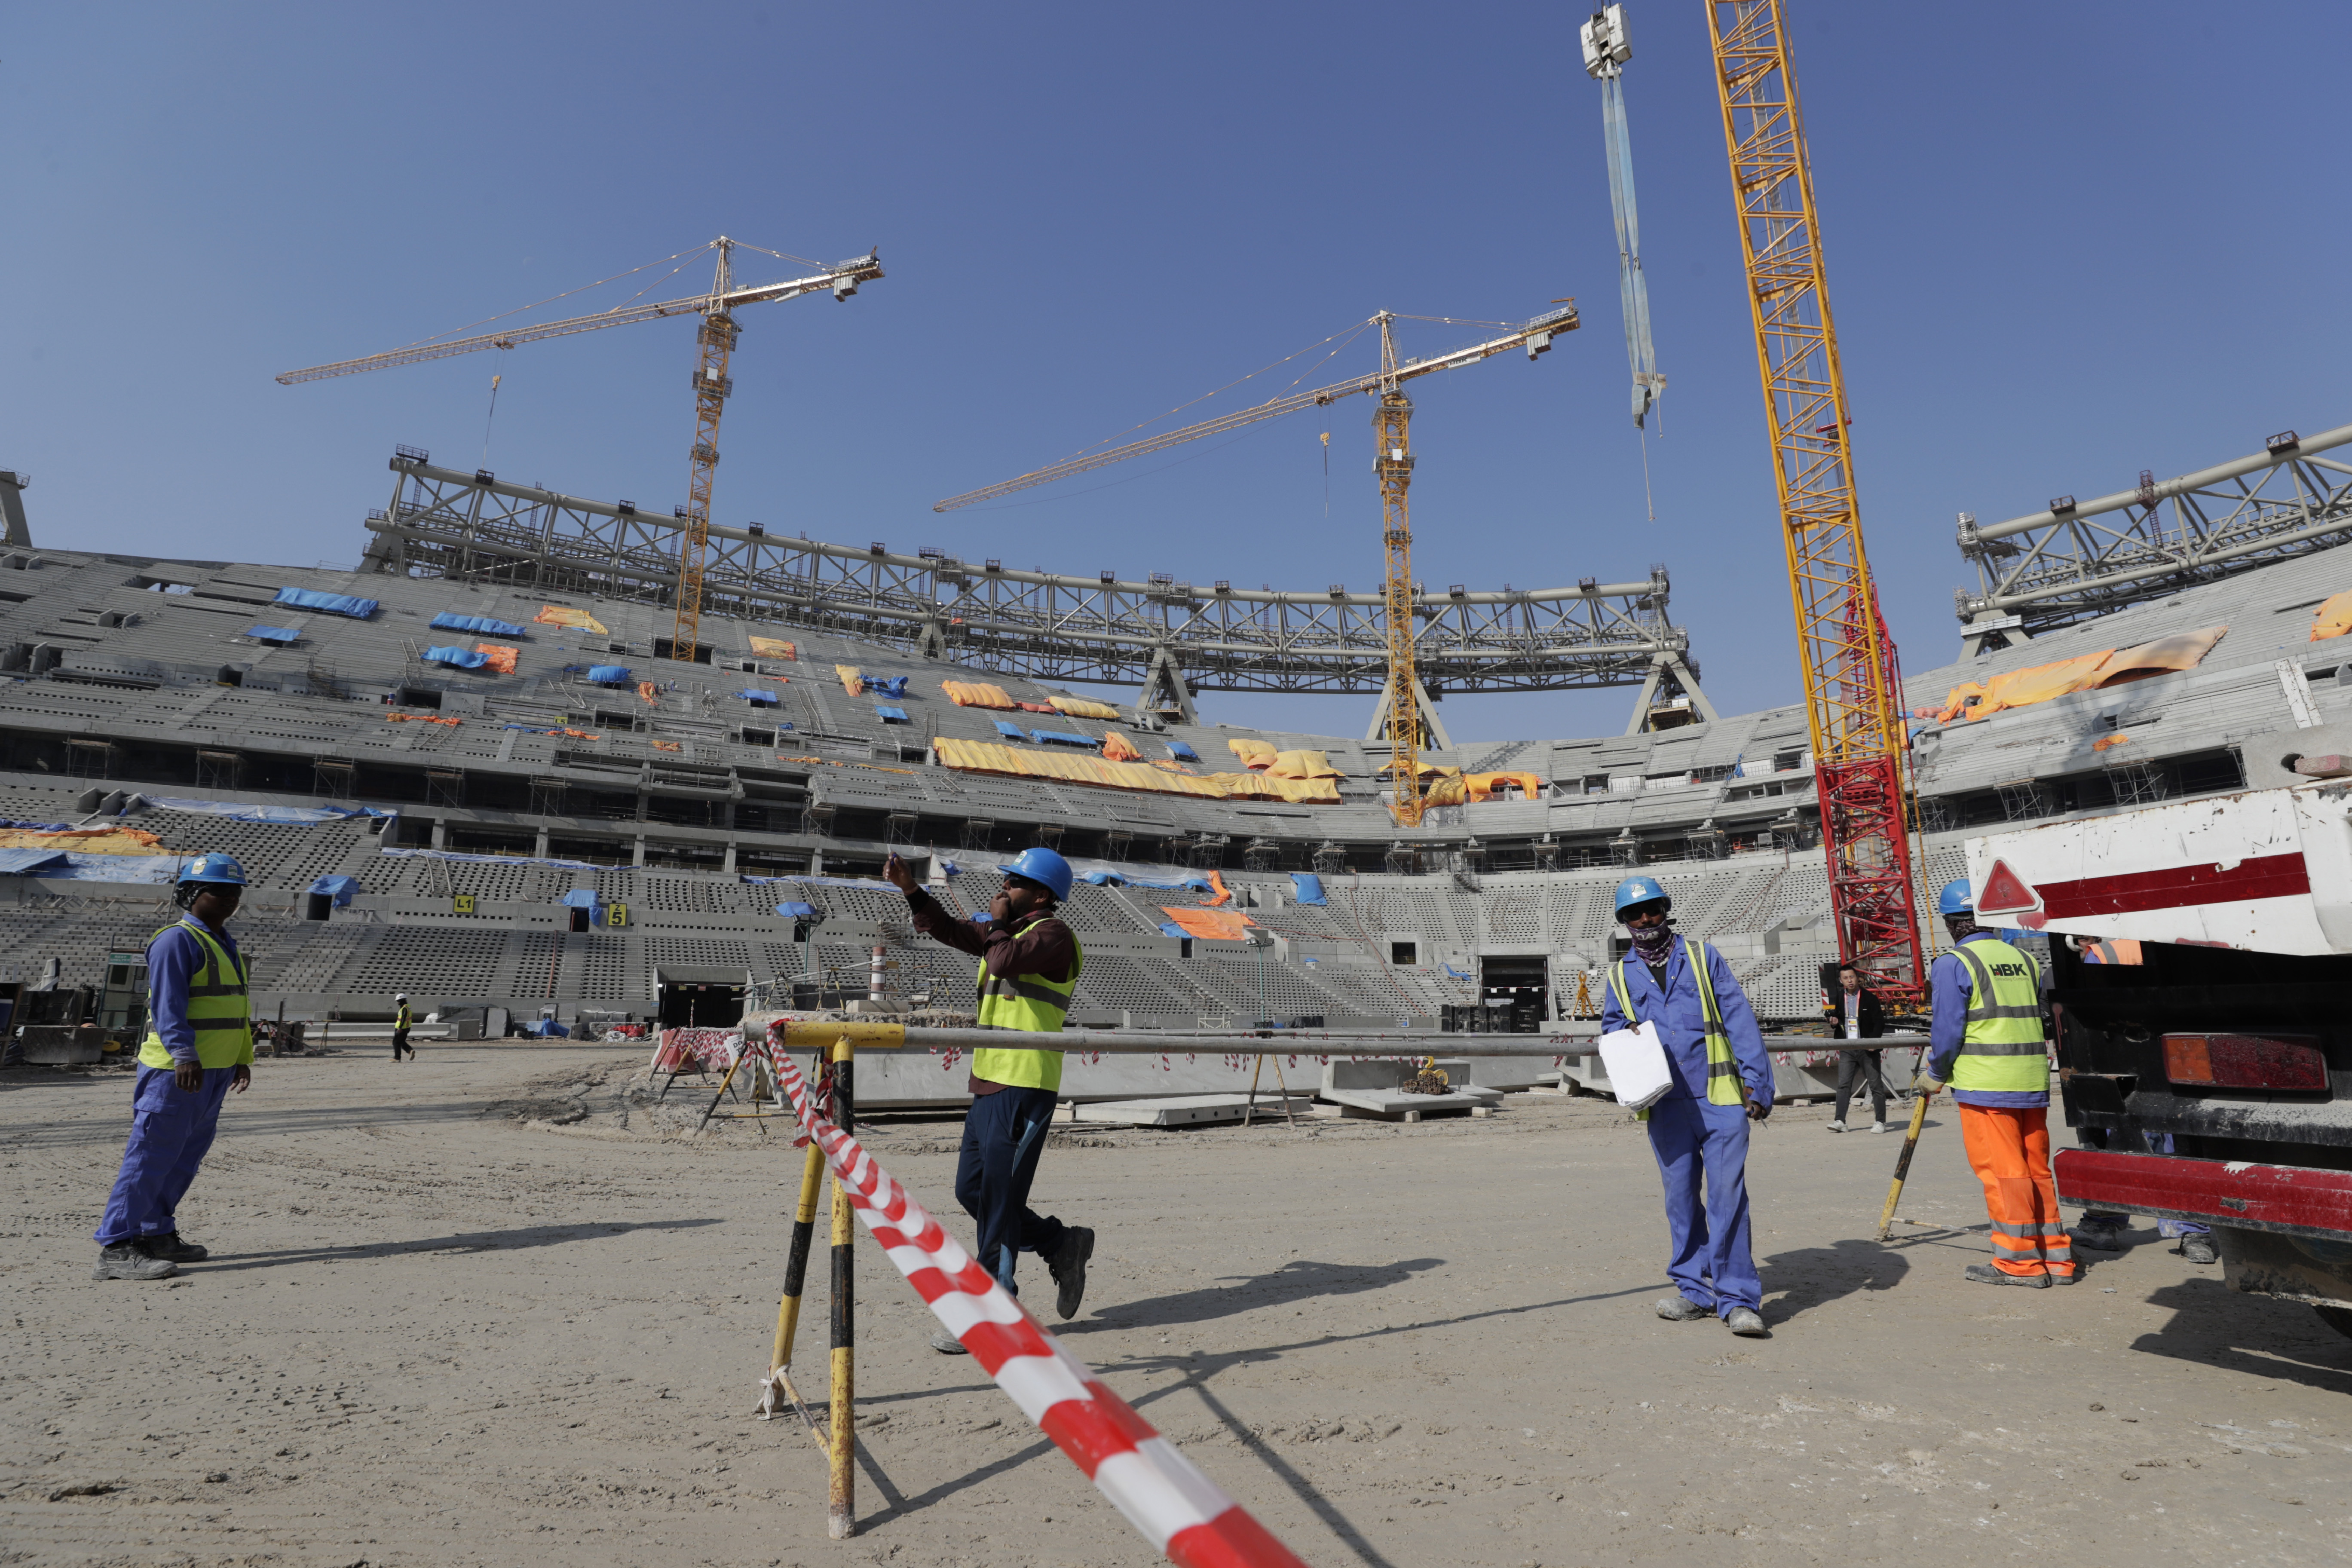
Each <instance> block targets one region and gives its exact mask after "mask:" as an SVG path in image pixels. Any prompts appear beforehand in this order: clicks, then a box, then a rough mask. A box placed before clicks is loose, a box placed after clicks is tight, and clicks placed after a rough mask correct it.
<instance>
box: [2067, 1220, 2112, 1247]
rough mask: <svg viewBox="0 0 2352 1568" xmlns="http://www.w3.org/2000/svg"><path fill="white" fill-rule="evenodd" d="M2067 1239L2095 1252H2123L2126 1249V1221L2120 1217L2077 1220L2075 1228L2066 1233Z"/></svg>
mask: <svg viewBox="0 0 2352 1568" xmlns="http://www.w3.org/2000/svg"><path fill="white" fill-rule="evenodd" d="M2066 1239H2067V1240H2069V1241H2071V1242H2073V1243H2074V1245H2075V1246H2077V1247H2089V1248H2090V1249H2091V1250H2092V1251H2094V1252H2121V1251H2122V1250H2123V1249H2124V1222H2123V1221H2122V1220H2119V1219H2112V1220H2110V1219H2083V1220H2077V1221H2075V1222H2074V1229H2072V1230H2070V1231H2068V1232H2067V1233H2066Z"/></svg>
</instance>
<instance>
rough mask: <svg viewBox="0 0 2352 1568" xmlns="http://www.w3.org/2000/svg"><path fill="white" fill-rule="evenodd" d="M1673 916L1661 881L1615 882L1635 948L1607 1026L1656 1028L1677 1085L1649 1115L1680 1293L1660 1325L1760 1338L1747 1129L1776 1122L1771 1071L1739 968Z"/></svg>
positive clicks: (1609, 999)
mask: <svg viewBox="0 0 2352 1568" xmlns="http://www.w3.org/2000/svg"><path fill="white" fill-rule="evenodd" d="M1673 907H1674V900H1672V899H1670V898H1668V897H1667V896H1666V890H1665V889H1664V888H1662V887H1660V886H1659V885H1658V882H1657V879H1655V878H1654V877H1628V878H1626V879H1624V880H1623V881H1622V882H1620V883H1618V884H1617V918H1618V919H1619V920H1621V921H1624V922H1625V929H1626V931H1628V932H1630V933H1631V934H1632V936H1633V951H1632V952H1629V953H1627V954H1626V955H1625V957H1623V958H1621V959H1619V960H1618V961H1617V962H1616V963H1613V964H1612V965H1610V973H1609V984H1608V987H1607V989H1606V992H1605V994H1604V995H1603V997H1602V1000H1601V1027H1602V1028H1603V1029H1607V1030H1614V1029H1630V1028H1633V1027H1635V1026H1638V1025H1640V1024H1641V1023H1643V1021H1644V1020H1646V1021H1648V1022H1649V1023H1651V1024H1654V1025H1655V1026H1657V1031H1658V1040H1659V1043H1660V1044H1661V1045H1663V1046H1664V1047H1665V1050H1666V1067H1667V1070H1668V1073H1669V1075H1670V1076H1671V1077H1672V1078H1673V1079H1674V1087H1673V1088H1671V1089H1667V1090H1666V1092H1665V1095H1664V1098H1663V1099H1661V1100H1657V1101H1656V1102H1655V1103H1654V1104H1653V1105H1652V1106H1651V1107H1650V1108H1649V1109H1648V1110H1644V1111H1643V1112H1642V1115H1643V1118H1644V1119H1645V1120H1646V1121H1648V1122H1649V1124H1650V1149H1651V1152H1654V1153H1655V1154H1656V1155H1657V1157H1658V1174H1659V1175H1660V1176H1661V1177H1662V1178H1664V1182H1665V1187H1666V1227H1667V1229H1668V1231H1669V1232H1670V1233H1671V1235H1672V1237H1673V1246H1674V1253H1673V1257H1672V1258H1670V1259H1669V1260H1668V1261H1667V1264H1666V1278H1668V1279H1671V1280H1673V1281H1674V1283H1675V1289H1676V1290H1677V1292H1678V1293H1677V1294H1675V1295H1674V1296H1670V1297H1668V1298H1666V1299H1665V1300H1663V1301H1660V1302H1659V1303H1657V1310H1658V1316H1660V1317H1661V1318H1664V1319H1666V1320H1667V1321H1670V1322H1677V1323H1680V1322H1689V1321H1692V1320H1693V1319H1696V1318H1704V1317H1707V1316H1709V1315H1714V1316H1717V1317H1720V1318H1721V1319H1722V1320H1723V1321H1724V1325H1725V1326H1726V1327H1727V1328H1728V1329H1730V1331H1732V1332H1733V1333H1735V1334H1743V1335H1746V1336H1747V1337H1748V1338H1750V1339H1755V1338H1759V1337H1761V1336H1762V1335H1763V1333H1764V1315H1763V1313H1762V1312H1761V1311H1759V1310H1758V1309H1759V1308H1760V1307H1761V1306H1762V1305H1763V1301H1764V1285H1763V1281H1762V1280H1760V1279H1758V1278H1757V1277H1756V1259H1755V1257H1754V1256H1753V1254H1751V1253H1750V1252H1749V1250H1748V1122H1749V1121H1763V1120H1764V1119H1765V1118H1766V1117H1768V1116H1769V1115H1771V1114H1772V1064H1771V1059H1770V1058H1768V1057H1767V1056H1765V1054H1764V1037H1763V1034H1762V1032H1761V1031H1759V1029H1758V1028H1757V1026H1756V1012H1755V1009H1753V1008H1752V1007H1750V1006H1749V1005H1748V994H1747V993H1746V992H1744V991H1742V990H1740V988H1739V982H1738V980H1737V979H1735V978H1734V977H1733V975H1732V973H1731V965H1729V964H1728V963H1725V962H1724V961H1723V955H1722V954H1721V953H1719V952H1716V951H1715V950H1714V949H1713V948H1711V947H1709V946H1707V944H1706V943H1705V942H1700V941H1698V940H1697V939H1696V938H1690V939H1685V938H1683V937H1679V936H1676V935H1675V933H1674V932H1673V931H1669V930H1667V929H1666V928H1667V924H1668V919H1669V917H1668V911H1669V910H1671V909H1672V908H1673ZM1637 958H1638V959H1639V960H1641V962H1640V963H1633V962H1632V960H1633V959H1637ZM1702 1188H1703V1189H1704V1194H1705V1196H1704V1201H1702V1197H1701V1193H1702Z"/></svg>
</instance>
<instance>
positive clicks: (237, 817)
mask: <svg viewBox="0 0 2352 1568" xmlns="http://www.w3.org/2000/svg"><path fill="white" fill-rule="evenodd" d="M147 804H148V805H153V806H160V807H162V808H163V810H165V811H185V812H192V813H194V814H195V815H196V816H226V817H227V818H228V819H229V820H230V821H232V822H277V823H283V824H285V825H287V826H306V827H307V826H315V825H317V824H319V823H321V822H349V821H350V820H351V819H352V817H354V816H396V815H398V814H397V813H395V812H390V811H380V810H377V809H375V808H373V807H370V806H350V805H254V804H252V803H251V802H249V801H242V800H188V799H184V798H183V797H181V796H179V795H149V796H148V797H147ZM13 826H18V827H24V826H30V825H29V824H26V823H21V822H20V823H16V824H14V825H13Z"/></svg>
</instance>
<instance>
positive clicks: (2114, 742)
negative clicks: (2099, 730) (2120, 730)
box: [2091, 735, 2131, 752]
mask: <svg viewBox="0 0 2352 1568" xmlns="http://www.w3.org/2000/svg"><path fill="white" fill-rule="evenodd" d="M2130 742H2131V737H2130V736H2129V735H2102V736H2100V737H2099V738H2098V739H2097V740H2095V741H2094V742H2091V750H2093V751H2095V752H2104V751H2105V750H2106V749H2107V748H2108V747H2109V746H2123V745H2128V744H2130Z"/></svg>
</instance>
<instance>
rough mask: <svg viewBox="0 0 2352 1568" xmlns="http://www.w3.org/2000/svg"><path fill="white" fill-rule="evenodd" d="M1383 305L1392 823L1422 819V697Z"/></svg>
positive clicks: (1377, 408)
mask: <svg viewBox="0 0 2352 1568" xmlns="http://www.w3.org/2000/svg"><path fill="white" fill-rule="evenodd" d="M1390 321H1391V318H1390V315H1389V313H1388V312H1387V311H1385V310H1383V311H1381V315H1380V323H1381V399H1380V402H1379V403H1378V404H1377V405H1374V407H1373V409H1372V433H1373V436H1374V437H1375V438H1376V440H1377V442H1378V448H1377V451H1376V453H1375V455H1374V457H1373V458H1372V472H1373V473H1374V474H1376V475H1378V476H1379V478H1380V481H1381V547H1382V549H1383V550H1384V551H1385V552H1387V557H1388V575H1387V577H1386V578H1385V580H1384V582H1383V585H1382V588H1381V612H1382V615H1381V618H1382V620H1383V621H1384V622H1385V623H1386V630H1387V632H1388V640H1389V689H1388V705H1389V765H1390V766H1391V767H1392V768H1394V769H1395V770H1396V804H1395V814H1396V820H1397V822H1398V824H1399V825H1400V826H1405V827H1412V826H1417V825H1418V824H1419V823H1420V821H1421V810H1422V807H1421V703H1420V700H1419V689H1418V687H1417V685H1416V683H1415V680H1414V677H1413V669H1412V655H1413V634H1414V632H1415V631H1416V630H1417V629H1418V626H1417V623H1416V622H1415V620H1414V618H1413V602H1412V598H1413V595H1412V507H1411V506H1410V505H1409V504H1408V500H1407V492H1408V491H1409V490H1410V489H1412V399H1411V398H1410V397H1407V396H1406V395H1404V393H1403V392H1402V390H1401V389H1400V388H1399V387H1398V385H1397V359H1396V337H1395V334H1394V333H1393V332H1392V331H1391V330H1390Z"/></svg>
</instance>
